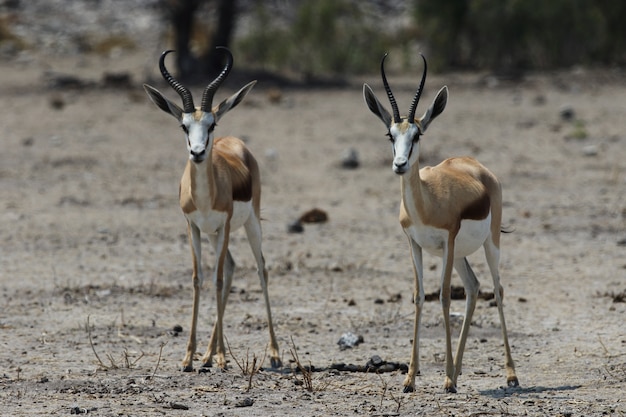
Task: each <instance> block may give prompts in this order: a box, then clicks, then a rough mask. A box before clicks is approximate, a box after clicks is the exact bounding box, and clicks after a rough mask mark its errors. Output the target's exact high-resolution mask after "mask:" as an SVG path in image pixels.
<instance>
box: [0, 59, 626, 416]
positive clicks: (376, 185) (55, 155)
mask: <svg viewBox="0 0 626 417" xmlns="http://www.w3.org/2000/svg"><path fill="white" fill-rule="evenodd" d="M146 59H147V57H145V56H142V57H139V58H135V59H134V60H133V59H131V58H130V57H128V58H126V59H125V60H118V61H115V62H111V61H108V60H102V59H99V58H89V57H88V58H83V59H81V60H80V61H64V62H54V61H51V62H43V61H35V62H34V63H29V64H28V65H21V64H19V63H2V64H0V68H1V73H2V74H3V77H2V79H1V80H0V92H1V97H2V104H3V106H2V112H1V113H0V144H1V153H0V207H1V210H0V364H1V365H2V370H1V371H0V414H2V415H7V416H9V415H11V416H22V415H24V416H27V415H28V416H31V415H66V414H71V413H85V412H88V413H89V414H91V415H102V416H122V415H123V416H126V415H129V416H130V415H132V416H135V415H137V416H139V415H142V416H160V415H207V416H212V415H224V416H239V415H241V416H244V415H250V416H252V415H254V416H257V415H294V416H295V415H297V416H318V415H387V416H393V415H428V416H447V415H455V416H480V415H502V416H522V415H529V416H544V415H554V416H592V415H593V416H596V415H624V414H626V401H625V400H624V388H625V386H626V331H625V330H624V329H625V328H624V317H625V313H626V304H625V303H624V302H623V301H624V300H623V297H622V299H621V300H620V297H619V295H620V294H622V296H623V295H624V292H625V291H626V257H625V254H626V247H625V245H626V242H624V239H626V231H625V227H624V226H625V222H626V219H625V217H626V197H625V195H626V192H625V191H626V134H625V133H624V132H626V121H625V120H626V119H625V115H626V83H625V81H626V78H624V76H622V75H620V74H616V73H595V72H594V73H586V72H572V73H569V72H568V73H563V74H558V75H554V74H553V75H549V74H545V75H538V76H532V77H529V78H527V79H526V80H525V81H524V82H521V83H515V84H512V83H492V82H491V81H493V80H491V81H490V80H487V82H482V81H483V80H484V79H483V78H482V77H481V76H480V75H477V74H470V75H453V74H451V75H439V76H438V75H433V76H431V77H430V78H429V79H428V81H427V86H426V91H425V93H424V96H423V99H422V103H421V105H420V110H418V111H423V109H424V108H425V106H426V105H427V104H428V103H429V102H430V101H431V100H432V98H433V97H434V94H435V92H436V91H437V89H438V88H439V87H440V86H441V85H442V84H444V83H447V84H448V85H449V87H450V100H449V104H448V108H447V109H446V111H445V113H444V114H443V115H442V116H441V117H440V118H439V119H437V120H436V122H435V123H434V124H433V125H432V126H431V128H430V130H429V132H428V134H427V135H426V136H425V137H424V138H423V144H422V151H423V153H424V158H423V159H424V161H423V163H424V164H434V163H437V162H438V161H440V160H441V159H443V158H445V157H448V156H453V155H463V154H469V155H473V156H475V157H477V158H478V159H479V160H481V161H482V162H483V163H484V164H485V165H487V166H488V167H490V168H491V169H492V170H493V171H494V172H495V173H496V174H497V175H498V176H499V177H500V179H501V181H502V183H503V187H504V198H505V209H504V218H505V222H507V223H508V224H509V225H511V226H513V227H514V228H515V232H514V233H512V234H508V235H505V236H503V239H502V249H503V252H502V265H501V275H502V279H503V285H504V288H505V313H506V317H507V321H508V327H509V330H510V339H511V342H512V347H513V354H514V358H515V359H516V362H517V370H518V376H519V379H520V382H521V388H519V389H504V388H502V386H503V385H504V384H505V378H504V374H503V370H502V363H503V349H502V344H501V337H500V331H499V324H498V319H497V311H496V309H495V308H491V307H490V304H489V302H488V301H480V302H479V305H478V307H477V311H476V314H475V319H474V325H473V327H472V330H471V333H470V338H469V342H468V346H467V350H466V355H465V363H464V365H465V366H464V373H463V375H462V376H461V377H460V378H459V393H458V394H456V395H447V394H444V393H443V392H442V384H443V364H442V362H441V358H442V353H443V350H444V342H443V329H442V318H441V309H440V306H439V304H438V303H437V302H430V303H427V305H426V309H425V316H424V318H423V322H422V323H423V325H424V326H425V331H424V333H423V337H422V340H421V365H422V369H421V376H420V377H419V378H418V381H417V389H416V391H415V392H414V393H412V394H408V395H405V394H402V392H401V383H402V380H403V377H404V375H402V374H401V373H400V372H392V373H385V374H381V375H376V374H372V373H369V374H364V373H345V372H332V371H323V372H315V373H313V374H312V375H310V376H311V378H312V380H311V381H310V385H311V386H308V385H309V381H305V380H304V376H303V375H302V374H294V373H290V372H286V373H284V374H280V373H272V372H267V371H260V372H257V373H254V374H253V375H252V376H250V375H244V374H243V372H242V369H240V366H239V365H238V364H237V363H236V361H235V359H236V360H237V361H238V362H239V364H240V365H241V367H242V368H246V363H247V364H248V366H247V368H248V370H249V369H250V368H251V367H252V363H253V362H254V360H255V359H256V360H257V361H261V360H262V358H263V356H264V351H265V344H266V342H267V330H266V325H265V316H264V310H263V305H262V300H261V297H260V287H259V284H258V280H257V277H256V273H255V267H254V262H253V259H252V256H251V254H250V251H249V249H248V247H247V243H246V241H245V238H244V237H243V233H242V232H241V231H239V232H236V233H235V234H234V237H233V239H232V240H231V247H232V251H233V254H234V256H235V258H236V261H237V263H238V266H239V268H238V270H237V272H236V277H235V282H234V289H233V292H234V293H233V295H232V296H231V302H230V304H229V306H228V309H227V312H226V325H227V328H226V331H225V333H226V337H227V338H228V341H229V343H230V347H231V350H232V355H229V357H228V359H229V361H230V368H229V369H228V370H227V371H225V372H221V371H217V370H215V369H213V370H211V372H209V373H205V374H198V373H191V374H189V373H181V372H179V371H178V367H179V364H180V361H181V359H182V357H183V354H184V349H185V342H186V336H187V334H188V333H187V331H188V323H189V316H190V310H191V286H190V271H191V268H190V254H189V249H188V245H187V242H186V234H185V223H184V219H183V217H182V214H181V213H180V210H179V208H178V203H177V188H178V179H179V177H180V175H181V173H182V169H183V166H184V163H185V160H186V158H187V155H186V149H185V145H184V142H183V137H182V135H181V133H180V132H179V128H178V126H177V125H176V122H175V121H174V120H173V119H172V118H170V117H168V116H167V115H165V114H164V113H162V112H160V111H158V110H157V109H156V108H155V107H154V106H153V105H152V104H151V103H149V101H148V99H147V98H146V97H145V95H144V93H143V91H142V89H141V86H140V82H139V81H140V78H141V76H140V74H141V73H142V70H143V65H144V64H145V62H146ZM154 67H156V63H155V64H154ZM46 69H54V70H56V71H60V72H66V73H73V74H77V75H78V76H79V77H82V79H87V80H94V81H96V82H97V85H96V86H95V87H93V88H82V89H61V90H58V89H57V90H55V89H50V88H47V87H46V79H45V77H43V73H44V70H46ZM105 70H108V71H117V70H124V71H129V72H130V73H131V74H132V75H133V76H134V77H135V78H134V80H135V82H134V83H133V86H132V89H131V90H124V89H114V88H101V84H100V83H99V81H100V78H101V76H102V73H103V71H105ZM405 76H406V74H405ZM417 77H418V75H415V77H407V78H400V77H399V75H398V74H396V75H395V76H394V75H392V76H390V79H391V82H392V85H393V86H395V91H396V95H397V97H398V100H399V102H400V103H401V106H402V107H406V106H408V103H409V100H410V96H411V94H412V92H413V89H414V88H415V87H416V85H417ZM361 81H362V80H354V82H353V83H352V85H351V86H350V87H347V88H343V89H315V88H311V89H306V90H298V89H283V90H282V91H280V93H281V100H280V101H279V102H278V103H273V102H271V101H270V100H269V99H268V97H269V95H270V94H269V93H270V90H269V89H268V88H267V86H266V87H265V88H264V86H263V83H262V82H260V83H259V84H258V86H257V87H256V88H255V90H253V92H252V94H251V95H250V96H249V97H248V98H247V99H246V101H245V105H241V106H240V107H239V108H237V109H236V110H235V111H233V112H232V113H230V114H229V115H227V116H226V117H225V119H224V120H223V121H222V122H221V123H220V125H219V127H218V129H217V132H218V134H219V133H230V134H235V135H238V136H240V137H242V138H244V139H245V140H246V141H247V142H248V144H249V146H250V147H251V149H252V150H253V152H254V153H255V154H256V155H257V159H258V160H259V162H260V165H261V169H262V175H263V186H264V191H263V203H262V206H263V216H264V218H265V222H264V237H265V239H264V251H265V257H266V259H267V261H268V266H269V269H270V296H271V299H272V304H273V310H274V316H275V324H276V332H277V335H278V337H279V341H280V347H281V350H282V355H283V358H284V362H285V364H286V365H287V366H291V367H294V366H295V365H294V363H293V354H294V353H297V355H298V357H299V359H300V361H301V363H303V364H305V365H308V364H311V365H313V366H315V367H317V368H324V367H328V366H330V365H331V364H333V363H338V362H345V363H352V364H364V363H365V362H366V361H367V360H369V358H370V357H371V356H372V355H379V356H380V357H382V358H383V359H385V360H388V361H397V362H407V361H408V359H409V351H410V344H411V341H410V337H411V330H412V311H413V309H412V305H411V291H412V268H411V263H410V259H409V251H408V247H407V246H408V245H407V244H406V241H405V238H404V236H403V234H402V232H401V229H400V227H399V225H398V222H397V212H398V205H399V204H398V203H399V179H398V178H397V177H395V176H394V174H393V173H392V171H391V165H390V161H391V159H390V152H391V151H390V147H389V145H388V142H387V140H386V138H385V137H384V133H385V129H384V127H383V126H382V125H381V124H380V122H379V121H378V120H377V119H376V118H374V117H373V116H372V115H371V114H370V113H369V112H368V111H367V109H366V107H365V105H364V103H363V99H362V96H361V84H360V82H361ZM367 81H368V83H370V85H372V86H373V87H374V89H375V91H376V92H378V94H380V95H381V97H384V93H383V90H382V87H381V82H380V80H379V78H378V77H377V76H371V77H368V78H367ZM235 87H238V85H232V84H229V85H226V86H225V88H224V90H223V91H221V92H220V93H218V96H219V97H220V98H221V97H224V96H226V94H227V93H230V92H232V91H233V89H234V88H235ZM200 88H201V87H200ZM162 90H163V91H167V89H166V88H165V87H163V88H162ZM274 93H275V91H274ZM168 94H169V95H170V97H172V98H176V95H175V94H174V93H171V94H170V93H169V92H168ZM563 105H569V106H571V108H572V109H573V110H574V112H575V115H574V120H573V121H566V120H563V119H562V118H561V116H560V109H561V106H563ZM585 135H586V137H585V138H583V136H585ZM350 148H354V149H356V150H357V151H358V153H359V158H360V162H361V164H360V166H359V168H357V169H354V170H345V169H342V168H341V167H340V160H341V157H342V153H343V152H345V151H346V150H347V149H350ZM314 207H318V208H320V209H323V210H325V211H326V212H327V213H328V216H329V221H328V222H326V223H324V224H313V225H309V224H307V225H305V231H304V233H301V234H289V233H287V231H286V229H287V224H288V223H290V222H291V221H292V220H294V219H296V218H297V217H298V216H299V215H300V214H301V213H303V212H304V211H306V210H308V209H311V208H314ZM205 247H206V248H207V250H206V251H205V255H204V261H205V264H206V265H207V268H210V267H211V266H212V265H213V254H212V252H211V251H210V250H209V249H208V245H206V246H205ZM425 262H426V265H427V267H428V268H427V280H426V289H427V291H429V292H432V291H436V290H437V288H438V280H439V274H440V272H441V267H440V264H439V261H438V260H437V259H435V258H430V257H425ZM471 262H472V264H473V265H474V269H475V271H476V272H477V275H478V276H479V279H481V282H482V285H483V290H484V291H491V290H492V287H491V283H490V278H489V277H488V274H487V270H486V264H485V262H484V259H483V257H482V254H476V255H474V256H473V257H472V258H471ZM207 275H208V274H207ZM454 283H455V284H458V283H459V281H458V278H456V277H455V278H454ZM208 284H210V282H209V283H208ZM206 287H207V288H206V290H205V295H204V296H203V299H202V301H203V305H202V310H201V318H202V320H201V326H200V329H199V330H200V343H201V349H204V346H205V344H206V343H207V342H208V339H209V335H210V331H211V328H212V323H213V315H214V307H215V303H214V302H213V297H214V292H213V288H211V285H207V286H206ZM619 301H622V302H619ZM453 311H454V312H458V313H460V312H462V311H463V302H462V301H454V302H453ZM176 325H180V326H182V328H183V331H182V333H180V334H179V335H177V333H176V332H173V331H172V329H173V328H174V326H176ZM458 327H459V326H458V323H457V325H456V327H455V329H456V330H457V331H458ZM348 331H350V332H353V333H355V334H360V335H362V336H363V338H364V342H363V343H362V344H361V345H359V346H358V347H356V348H354V349H349V350H344V351H341V350H339V348H338V346H337V344H336V343H337V341H338V339H339V337H340V336H341V335H342V334H343V333H345V332H348ZM200 353H202V352H200ZM307 388H311V390H309V389H307ZM184 408H187V409H188V411H184V410H182V409H184Z"/></svg>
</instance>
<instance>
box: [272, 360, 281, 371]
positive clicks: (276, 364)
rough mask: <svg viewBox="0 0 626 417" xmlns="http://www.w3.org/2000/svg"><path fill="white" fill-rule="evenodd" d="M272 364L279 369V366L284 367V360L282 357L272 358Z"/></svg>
mask: <svg viewBox="0 0 626 417" xmlns="http://www.w3.org/2000/svg"><path fill="white" fill-rule="evenodd" d="M270 365H271V366H272V368H273V369H278V368H282V367H283V363H282V361H281V360H280V359H278V358H272V359H270Z"/></svg>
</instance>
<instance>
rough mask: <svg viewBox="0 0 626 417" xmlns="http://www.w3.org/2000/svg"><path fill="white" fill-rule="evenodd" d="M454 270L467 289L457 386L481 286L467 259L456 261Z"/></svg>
mask: <svg viewBox="0 0 626 417" xmlns="http://www.w3.org/2000/svg"><path fill="white" fill-rule="evenodd" d="M454 268H455V269H456V270H457V272H458V273H459V275H460V276H461V280H462V281H463V286H464V287H465V294H466V300H465V317H464V318H463V328H462V329H461V335H460V336H459V343H458V345H457V348H456V356H455V357H454V378H453V380H452V382H453V383H454V386H456V382H457V378H458V377H459V375H460V374H461V369H462V367H463V365H462V364H463V352H464V351H465V342H466V341H467V335H468V333H469V328H470V325H471V324H472V316H473V315H474V309H475V308H476V298H477V297H478V289H479V287H480V284H479V282H478V280H477V279H476V275H475V274H474V271H472V268H471V267H470V265H469V263H468V262H467V258H458V259H455V260H454Z"/></svg>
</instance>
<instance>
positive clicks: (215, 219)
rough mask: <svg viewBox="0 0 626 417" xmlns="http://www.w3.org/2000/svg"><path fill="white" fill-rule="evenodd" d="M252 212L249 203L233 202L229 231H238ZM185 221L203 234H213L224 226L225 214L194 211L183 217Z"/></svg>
mask: <svg viewBox="0 0 626 417" xmlns="http://www.w3.org/2000/svg"><path fill="white" fill-rule="evenodd" d="M252 212H253V210H252V202H251V201H235V202H233V216H232V217H231V219H230V231H231V232H234V231H235V230H237V229H239V228H240V227H241V226H243V224H244V223H245V222H246V220H248V217H250V214H251V213H252ZM185 216H186V217H187V219H188V220H189V221H190V222H192V223H193V224H195V225H196V226H198V228H199V229H200V230H201V231H202V232H203V233H208V234H214V233H217V231H218V230H219V229H220V228H221V227H222V226H223V225H224V222H225V221H226V217H227V215H226V213H225V212H221V211H209V212H202V211H199V210H196V211H194V212H192V213H189V214H186V215H185Z"/></svg>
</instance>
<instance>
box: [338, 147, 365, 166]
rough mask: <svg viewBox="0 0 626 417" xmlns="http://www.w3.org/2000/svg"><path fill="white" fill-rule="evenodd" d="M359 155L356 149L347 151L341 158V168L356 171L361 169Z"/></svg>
mask: <svg viewBox="0 0 626 417" xmlns="http://www.w3.org/2000/svg"><path fill="white" fill-rule="evenodd" d="M359 164H360V163H359V153H358V152H357V151H356V149H354V148H350V149H346V150H345V151H344V152H343V155H342V157H341V167H342V168H345V169H355V168H358V167H359Z"/></svg>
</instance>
